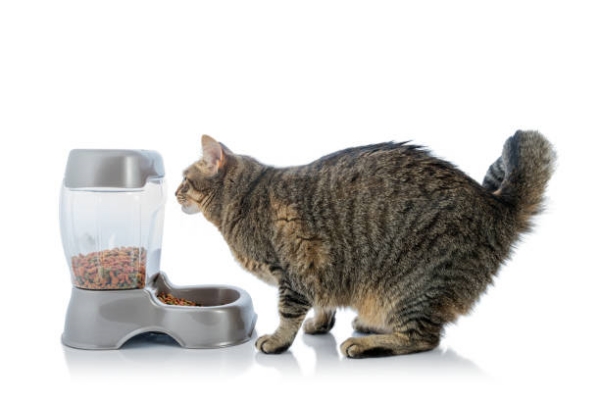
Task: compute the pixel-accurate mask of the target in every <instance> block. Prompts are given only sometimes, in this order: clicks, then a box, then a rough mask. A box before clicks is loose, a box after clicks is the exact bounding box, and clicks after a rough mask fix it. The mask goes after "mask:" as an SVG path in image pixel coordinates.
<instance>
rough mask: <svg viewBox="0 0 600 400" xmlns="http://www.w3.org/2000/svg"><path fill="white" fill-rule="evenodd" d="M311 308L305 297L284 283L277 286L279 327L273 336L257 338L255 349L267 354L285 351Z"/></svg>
mask: <svg viewBox="0 0 600 400" xmlns="http://www.w3.org/2000/svg"><path fill="white" fill-rule="evenodd" d="M311 307H312V304H311V302H310V301H309V300H308V299H307V298H306V296H304V295H302V294H301V293H298V292H297V291H294V290H293V289H292V288H291V287H290V286H289V285H288V284H287V283H286V282H285V281H284V282H282V284H281V285H280V286H279V326H278V327H277V329H276V330H275V332H274V333H273V334H271V335H264V336H261V337H259V338H258V339H257V340H256V344H255V346H256V348H257V349H258V350H260V351H261V352H263V353H267V354H278V353H282V352H284V351H286V350H287V349H288V348H289V347H290V346H291V345H292V342H293V341H294V338H295V337H296V334H297V333H298V330H299V329H300V327H301V326H302V322H303V321H304V318H305V317H306V313H308V311H309V310H310V308H311Z"/></svg>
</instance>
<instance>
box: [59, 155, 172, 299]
mask: <svg viewBox="0 0 600 400" xmlns="http://www.w3.org/2000/svg"><path fill="white" fill-rule="evenodd" d="M163 181H164V166H163V162H162V158H161V156H160V154H158V153H157V152H154V151H147V150H72V151H71V152H70V153H69V159H68V161H67V168H66V171H65V177H64V180H63V185H62V189H61V198H60V226H61V236H62V242H63V247H64V251H65V256H66V258H67V263H68V265H69V271H70V273H71V282H72V283H73V286H75V287H78V288H81V289H92V290H119V289H142V288H144V287H145V286H146V285H147V284H149V283H150V282H151V279H152V277H153V276H155V275H156V274H158V272H159V271H160V254H161V247H162V232H163V220H164V204H165V185H164V183H163Z"/></svg>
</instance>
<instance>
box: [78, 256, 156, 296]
mask: <svg viewBox="0 0 600 400" xmlns="http://www.w3.org/2000/svg"><path fill="white" fill-rule="evenodd" d="M71 269H72V271H73V285H75V286H76V287H78V288H82V289H95V290H113V289H142V288H143V287H144V285H145V282H146V249H145V248H143V247H118V248H114V249H109V250H103V251H97V252H92V253H88V254H79V255H77V256H73V257H72V258H71Z"/></svg>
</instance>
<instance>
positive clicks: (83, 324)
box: [62, 273, 257, 350]
mask: <svg viewBox="0 0 600 400" xmlns="http://www.w3.org/2000/svg"><path fill="white" fill-rule="evenodd" d="M160 292H165V293H170V294H172V295H173V296H175V297H180V298H184V299H186V300H191V301H194V302H196V303H200V304H202V306H201V307H189V306H173V305H167V304H164V303H163V302H161V301H160V300H159V299H158V298H157V294H158V293H160ZM256 317H257V316H256V314H255V312H254V309H253V306H252V299H251V298H250V296H249V295H248V293H246V292H245V291H244V290H242V289H240V288H237V287H234V286H215V285H211V286H209V285H206V286H204V285H202V286H188V287H176V286H173V285H171V284H170V283H169V282H168V280H167V278H166V276H165V275H164V274H163V273H159V274H158V275H156V277H155V279H154V281H153V282H152V284H151V285H149V286H148V287H146V288H144V289H130V290H87V289H79V288H76V287H73V289H72V293H71V300H70V302H69V307H68V309H67V317H66V320H65V330H64V332H63V335H62V342H63V343H64V344H65V345H67V346H69V347H75V348H79V349H88V350H92V349H98V350H100V349H118V348H120V347H121V346H122V345H123V344H124V343H125V342H126V341H127V340H129V339H131V338H132V337H134V336H137V335H139V334H141V333H146V332H158V333H164V334H167V335H169V336H171V337H172V338H173V339H174V340H175V341H177V343H179V344H180V345H181V346H182V347H186V348H216V347H225V346H231V345H235V344H240V343H243V342H246V341H247V340H248V339H250V336H251V335H252V331H253V330H254V325H255V323H256Z"/></svg>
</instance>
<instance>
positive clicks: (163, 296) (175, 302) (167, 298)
mask: <svg viewBox="0 0 600 400" xmlns="http://www.w3.org/2000/svg"><path fill="white" fill-rule="evenodd" d="M157 297H158V299H159V300H160V301H162V302H163V303H165V304H168V305H171V306H192V307H202V304H200V303H196V302H194V301H191V300H186V299H182V298H180V297H175V296H173V295H172V294H171V293H164V292H161V293H159V294H158V296H157Z"/></svg>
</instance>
